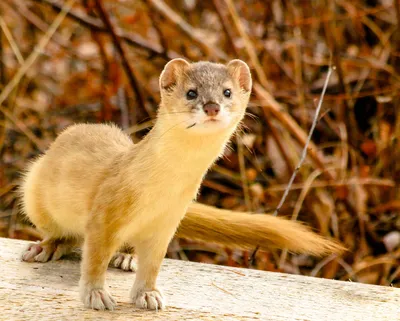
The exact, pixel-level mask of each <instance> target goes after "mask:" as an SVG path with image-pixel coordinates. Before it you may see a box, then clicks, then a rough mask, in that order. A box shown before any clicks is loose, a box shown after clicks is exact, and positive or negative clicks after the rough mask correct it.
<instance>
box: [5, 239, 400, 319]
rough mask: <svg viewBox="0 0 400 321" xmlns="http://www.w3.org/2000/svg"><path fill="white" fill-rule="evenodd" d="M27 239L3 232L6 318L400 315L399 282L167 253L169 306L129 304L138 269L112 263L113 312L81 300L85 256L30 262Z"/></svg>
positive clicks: (163, 278)
mask: <svg viewBox="0 0 400 321" xmlns="http://www.w3.org/2000/svg"><path fill="white" fill-rule="evenodd" d="M25 246H27V242H25V241H19V240H11V239H4V238H0V267H1V277H0V307H1V310H0V311H1V312H0V320H110V319H113V320H114V319H115V320H132V319H134V320H214V321H215V320H277V321H278V320H308V321H313V320H315V321H317V320H318V321H321V320H340V321H342V320H362V321H365V320H388V321H389V320H390V321H393V320H400V289H396V288H392V287H383V286H375V285H366V284H359V283H354V282H341V281H333V280H326V279H319V278H312V277H305V276H298V275H289V274H283V273H272V272H264V271H255V270H246V269H238V268H229V267H222V266H216V265H211V264H200V263H191V262H182V261H175V260H164V264H163V267H162V271H161V273H160V277H159V285H160V286H162V288H163V291H164V294H165V295H166V298H167V304H168V307H167V309H166V310H165V311H159V312H154V311H143V310H138V309H135V308H134V307H133V306H132V304H130V303H129V297H128V293H129V289H130V287H131V285H132V283H133V279H134V273H131V272H123V271H120V270H117V269H111V268H110V269H109V271H108V284H109V286H110V291H111V293H112V294H113V295H114V298H115V299H116V300H117V302H118V306H117V309H116V310H115V311H112V312H107V311H101V312H100V311H92V310H87V309H84V308H83V307H82V304H81V302H80V300H79V297H78V280H79V262H78V260H77V259H76V258H75V259H69V260H61V261H58V262H50V263H44V264H42V263H25V262H21V261H20V254H21V252H22V250H23V249H24V247H25Z"/></svg>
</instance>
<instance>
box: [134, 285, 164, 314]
mask: <svg viewBox="0 0 400 321" xmlns="http://www.w3.org/2000/svg"><path fill="white" fill-rule="evenodd" d="M131 297H132V300H133V303H134V304H135V305H136V307H137V308H140V309H149V310H162V309H164V308H165V301H164V298H163V295H162V293H161V291H160V290H158V289H154V290H143V289H142V290H135V289H132V292H131Z"/></svg>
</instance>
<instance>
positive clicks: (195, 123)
mask: <svg viewBox="0 0 400 321" xmlns="http://www.w3.org/2000/svg"><path fill="white" fill-rule="evenodd" d="M196 125H197V123H194V124H192V125H190V126H188V127H186V129H189V128H192V127H194V126H196Z"/></svg>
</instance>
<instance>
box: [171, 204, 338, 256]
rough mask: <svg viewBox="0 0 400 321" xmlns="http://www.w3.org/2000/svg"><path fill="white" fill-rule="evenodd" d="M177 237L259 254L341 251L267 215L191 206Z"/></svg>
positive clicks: (306, 230)
mask: <svg viewBox="0 0 400 321" xmlns="http://www.w3.org/2000/svg"><path fill="white" fill-rule="evenodd" d="M177 236H178V237H182V238H188V239H192V240H199V241H205V242H214V243H219V244H222V245H226V246H230V247H238V248H242V249H254V247H255V245H258V246H259V247H260V249H262V250H268V249H271V248H281V249H283V248H288V249H289V250H291V251H293V252H296V253H308V254H313V255H317V256H320V255H324V254H330V253H340V252H341V251H343V250H344V248H343V247H342V246H341V245H340V244H338V243H336V242H334V241H329V240H327V239H325V238H323V237H321V236H319V235H318V234H315V233H313V232H311V230H310V229H309V228H308V227H307V226H305V225H302V224H301V223H299V222H295V221H290V220H288V219H284V218H281V217H274V216H272V215H268V214H248V213H241V212H233V211H228V210H221V209H217V208H215V207H212V206H207V205H202V204H199V203H193V204H191V205H189V208H188V210H187V213H186V215H185V217H184V218H183V219H182V221H181V224H180V225H179V228H178V231H177Z"/></svg>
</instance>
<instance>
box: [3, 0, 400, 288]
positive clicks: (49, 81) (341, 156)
mask: <svg viewBox="0 0 400 321" xmlns="http://www.w3.org/2000/svg"><path fill="white" fill-rule="evenodd" d="M178 3H179V4H178ZM63 6H64V2H63V1H56V0H4V1H1V2H0V15H1V17H0V18H1V19H0V27H1V29H0V62H1V63H0V90H1V93H0V95H1V97H2V105H1V106H0V151H1V168H0V235H2V236H7V237H16V238H26V239H36V238H37V237H38V235H37V234H36V233H35V231H34V230H33V229H32V228H31V227H29V225H27V224H26V223H24V222H23V221H22V220H21V218H20V217H19V215H18V210H17V206H18V204H17V200H16V194H15V193H14V191H15V186H16V184H17V181H18V177H19V173H20V171H21V170H22V169H23V168H24V167H25V166H26V164H27V162H28V161H29V160H30V159H31V158H32V157H34V156H35V155H37V154H38V153H39V151H40V149H44V148H46V146H48V144H49V143H50V142H51V141H52V140H53V139H54V137H55V136H56V134H57V133H58V132H59V131H60V130H62V129H63V128H64V127H65V126H67V125H69V124H72V123H74V122H83V121H85V122H86V121H88V122H101V121H114V122H116V123H118V124H119V125H121V126H122V127H123V128H125V129H126V130H127V131H128V132H129V133H131V135H132V138H133V139H134V140H136V141H137V140H139V139H141V138H142V137H143V136H144V135H145V134H146V132H147V130H148V126H151V124H152V123H151V121H149V120H151V119H152V118H154V115H155V111H156V108H157V104H158V102H159V93H158V87H157V77H158V75H159V73H160V71H161V69H162V67H163V65H164V64H165V63H166V61H168V59H170V58H174V57H178V56H182V57H186V58H187V59H189V60H193V61H197V60H202V59H203V60H212V61H221V62H224V61H227V60H228V59H231V58H241V59H244V60H246V61H247V62H248V63H249V64H250V65H251V67H252V72H253V74H254V77H255V85H254V91H253V96H252V101H251V104H250V107H249V110H248V111H249V114H250V115H249V117H247V118H246V121H245V128H244V129H243V132H242V133H241V134H240V138H238V139H235V140H233V143H232V149H233V150H232V151H227V152H226V155H225V157H224V159H222V160H221V161H219V162H218V164H217V165H216V166H215V167H214V169H213V170H212V171H211V172H210V173H209V174H208V175H207V178H206V180H205V183H204V187H203V189H202V195H201V197H200V200H201V201H202V202H205V203H208V204H213V205H217V206H220V207H224V208H230V209H238V210H254V211H257V212H267V211H268V212H273V211H274V210H275V209H276V207H277V206H278V203H279V201H280V199H281V198H282V195H283V193H284V191H285V188H286V185H287V183H288V181H289V178H290V177H291V175H292V173H293V171H294V170H295V169H296V166H297V164H298V163H299V160H300V157H301V151H302V149H303V147H304V145H305V143H306V141H307V136H308V133H309V131H310V128H311V126H312V122H313V117H314V115H315V110H316V102H317V100H318V98H319V97H320V94H321V91H322V86H323V83H324V81H325V79H326V76H327V72H328V66H329V62H330V56H331V55H332V60H333V64H334V65H335V66H336V71H335V72H334V73H333V75H332V78H331V80H330V82H329V85H328V88H327V93H326V95H325V98H324V104H323V107H322V111H321V114H320V117H319V119H318V122H317V126H316V129H315V132H314V135H313V137H312V141H311V143H310V144H309V148H308V151H307V158H306V161H305V163H304V165H303V166H302V167H301V168H300V170H299V172H298V175H297V177H296V179H295V181H294V183H293V185H292V186H291V188H290V191H289V193H288V197H287V199H286V201H285V202H284V204H283V206H282V208H281V209H280V213H281V214H285V215H288V216H290V215H292V214H293V213H294V215H295V216H296V217H297V218H298V219H299V220H301V221H305V222H307V223H308V224H309V225H311V226H313V227H314V228H315V229H316V230H318V231H320V233H321V234H323V235H326V236H329V237H332V238H335V239H339V240H341V241H342V242H343V243H344V244H345V245H346V246H347V247H348V248H349V249H350V251H349V252H348V253H345V254H344V256H343V257H339V258H337V257H328V258H326V259H323V260H320V259H315V258H312V257H307V256H301V255H290V254H289V255H286V254H285V253H283V254H282V253H281V252H280V251H271V252H258V253H257V255H256V257H255V260H254V261H253V263H252V265H253V266H254V267H256V268H259V269H265V270H273V271H275V270H280V271H286V272H290V273H301V274H306V275H316V276H322V277H327V278H337V279H343V280H347V279H351V280H354V281H360V282H368V283H374V284H382V285H389V284H394V285H395V286H398V285H399V284H400V269H399V268H398V265H399V262H400V246H399V243H400V232H399V230H400V215H398V214H399V212H400V204H399V199H400V193H399V192H400V189H399V181H400V143H399V137H400V113H399V100H400V99H399V88H400V85H399V84H400V82H399V79H400V4H399V2H398V1H396V0H354V1H350V2H349V1H344V0H336V1H322V0H318V1H278V0H274V1H265V2H262V1H248V0H244V1H231V0H229V1H228V0H225V1H223V0H214V1H201V2H200V1H189V0H183V1H179V2H176V1H160V0H146V1H110V0H107V1H105V0H104V1H99V0H96V1H93V0H85V1H79V2H78V1H77V2H76V3H75V4H74V6H73V7H72V9H71V10H70V11H69V12H68V13H67V11H66V10H65V8H64V12H65V13H67V17H66V18H65V20H63V21H62V23H61V25H60V26H59V27H58V28H55V29H54V23H53V22H54V20H55V19H56V18H55V17H56V16H57V15H58V14H59V13H60V12H61V11H62V10H63V9H62V8H63ZM101 8H104V10H101ZM99 9H100V10H99ZM104 23H105V24H104ZM52 25H53V27H52ZM53 31H54V35H53V36H52V37H51V38H50V39H49V42H48V43H47V42H46V43H45V42H43V39H46V38H45V37H47V36H48V35H50V32H53ZM46 35H47V36H46ZM40 44H43V46H40ZM34 48H40V51H39V52H37V51H34ZM32 55H34V56H36V58H35V59H34V60H32V61H31V60H30V59H29V57H31V56H32ZM27 63H31V65H30V66H28V67H29V68H25V69H23V71H24V72H23V73H21V69H22V68H24V66H26V64H27ZM16 77H17V78H16ZM13 79H16V80H17V81H14V82H13ZM3 98H4V101H3ZM141 124H144V125H141ZM168 255H169V256H170V257H174V258H181V259H187V258H188V259H191V260H196V261H205V262H212V263H218V264H227V265H231V266H249V265H250V262H249V260H248V259H249V257H250V255H251V253H249V252H243V251H236V250H230V249H224V248H220V247H217V246H214V245H212V244H197V243H194V242H188V241H183V240H176V241H174V242H173V243H172V244H171V246H170V251H169V254H168Z"/></svg>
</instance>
